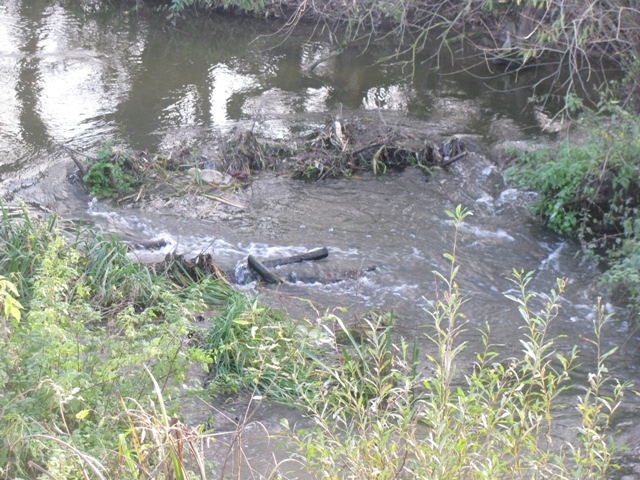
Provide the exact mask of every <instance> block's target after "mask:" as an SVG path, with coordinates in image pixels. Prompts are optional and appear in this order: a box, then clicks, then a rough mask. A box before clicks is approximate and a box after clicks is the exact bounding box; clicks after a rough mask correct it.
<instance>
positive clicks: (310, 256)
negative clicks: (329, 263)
mask: <svg viewBox="0 0 640 480" xmlns="http://www.w3.org/2000/svg"><path fill="white" fill-rule="evenodd" d="M328 256H329V250H327V248H326V247H322V248H316V249H315V250H309V251H308V252H306V253H301V254H299V255H291V256H289V257H282V258H272V259H270V260H264V261H263V262H262V265H263V266H265V267H266V268H273V267H279V266H280V265H289V264H291V263H299V262H306V261H309V260H322V259H323V258H327V257H328Z"/></svg>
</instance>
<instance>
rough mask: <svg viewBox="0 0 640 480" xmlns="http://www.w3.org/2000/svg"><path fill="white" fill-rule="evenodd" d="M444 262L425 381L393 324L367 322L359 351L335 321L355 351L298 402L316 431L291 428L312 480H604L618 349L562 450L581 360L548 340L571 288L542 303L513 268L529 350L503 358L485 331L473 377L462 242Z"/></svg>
mask: <svg viewBox="0 0 640 480" xmlns="http://www.w3.org/2000/svg"><path fill="white" fill-rule="evenodd" d="M467 214H468V213H467V212H465V211H463V210H462V209H460V208H458V209H457V210H456V211H455V212H450V215H451V216H452V218H453V219H454V222H455V223H456V228H457V226H458V225H459V224H460V222H461V221H462V220H463V219H464V217H465V216H466V215H467ZM447 258H448V259H449V261H450V265H451V268H450V271H449V273H448V275H442V274H440V273H436V276H437V277H438V278H439V280H440V281H442V282H444V285H445V288H444V289H443V291H442V292H441V294H440V295H438V297H437V298H436V300H435V302H434V303H433V305H434V307H433V309H432V310H430V311H429V312H428V313H429V315H430V317H431V318H432V320H433V323H432V325H431V326H432V334H431V335H430V336H429V338H430V339H431V340H432V342H433V346H434V350H435V352H437V353H434V354H432V355H427V360H428V362H429V364H430V365H429V366H430V368H429V369H428V371H430V372H432V373H431V374H430V375H429V376H428V377H426V378H421V377H420V376H419V375H418V374H417V373H416V368H415V366H416V361H417V358H418V357H417V351H416V347H415V346H414V347H411V346H410V345H408V344H407V343H406V342H404V341H401V342H400V343H399V345H397V346H395V345H393V344H392V343H391V342H390V335H391V332H390V328H389V327H386V326H383V325H381V324H380V323H378V322H375V321H374V322H370V323H369V327H370V328H369V329H368V331H367V332H366V336H365V338H366V341H365V342H364V343H362V344H361V343H360V342H358V341H356V340H355V338H353V336H352V335H351V334H350V333H349V330H348V329H347V328H346V327H345V326H344V324H343V323H342V322H341V320H339V319H337V318H336V319H335V321H336V322H337V323H338V325H339V327H340V329H341V330H342V331H344V332H345V334H346V335H347V336H348V338H349V339H350V342H348V346H349V348H348V349H343V350H342V352H343V353H342V357H341V359H340V360H339V361H338V362H337V363H336V364H335V365H330V364H328V363H327V362H326V361H323V360H320V359H315V361H314V367H313V368H314V369H315V370H316V371H317V372H318V375H319V377H320V379H321V387H320V388H318V389H316V390H314V391H313V392H312V394H301V395H300V396H299V397H298V398H300V399H301V400H302V403H303V404H304V406H305V407H306V408H307V409H308V410H309V411H310V414H311V416H312V419H313V426H312V427H310V428H306V429H298V430H296V429H295V427H290V426H289V425H287V424H286V422H285V425H286V426H287V427H290V430H289V432H290V435H291V437H292V438H293V440H294V443H295V444H296V446H297V447H298V448H299V452H300V453H299V456H300V458H301V460H302V461H303V462H304V463H305V465H306V468H307V471H308V472H309V473H310V474H311V476H312V477H314V478H331V479H339V478H352V479H363V480H364V479H370V478H378V479H392V478H432V479H476V478H477V479H480V478H581V479H588V478H589V479H590V478H601V479H604V478H607V474H608V473H609V472H610V471H611V469H612V468H613V467H614V466H613V465H612V463H611V462H612V454H613V452H614V447H613V444H612V443H611V438H610V433H609V432H608V427H609V422H610V420H611V416H612V414H613V413H614V412H615V410H616V409H617V407H618V405H619V403H620V399H621V396H622V393H623V391H624V388H625V387H626V386H625V385H621V384H619V383H618V382H617V381H615V380H612V379H611V378H610V377H609V375H608V373H607V369H606V367H605V365H604V361H605V360H606V358H607V357H608V356H609V355H611V354H612V353H613V352H614V351H615V349H614V350H612V351H609V352H605V353H600V354H599V359H598V364H597V366H596V372H595V373H594V374H592V375H590V376H589V381H588V385H587V386H586V387H585V394H584V395H583V396H582V397H579V398H578V400H577V402H576V405H575V407H576V409H577V411H578V412H579V417H580V418H581V420H582V423H581V424H580V425H579V426H577V428H576V435H575V437H574V438H570V440H569V442H568V443H566V444H560V443H555V442H556V440H555V433H557V432H556V428H557V426H556V415H557V413H558V412H559V411H560V410H561V409H563V406H564V405H562V403H561V402H562V401H564V400H566V399H567V395H566V394H565V395H564V397H563V398H562V399H561V398H560V394H561V393H562V392H564V391H565V390H567V389H568V388H569V386H570V385H569V383H568V380H569V373H570V372H571V370H572V369H573V367H574V365H575V364H576V361H577V349H576V348H575V347H574V348H573V349H572V350H570V351H569V352H568V353H567V352H565V353H564V354H563V353H561V352H560V351H558V350H557V348H558V346H557V340H558V338H553V337H550V336H549V332H548V328H549V326H550V325H551V323H552V322H553V321H554V319H555V318H556V316H557V313H558V309H559V300H560V295H561V293H562V291H563V288H564V285H565V282H564V281H562V280H558V284H557V286H556V288H555V289H553V290H551V292H550V293H549V294H548V295H546V296H545V295H536V294H532V293H529V292H528V291H527V284H528V283H529V281H530V280H531V278H532V275H531V274H524V273H522V272H518V271H514V274H513V281H514V283H515V284H516V285H517V287H518V289H519V291H520V294H519V295H518V296H513V297H510V298H511V299H512V300H513V301H514V302H516V303H517V304H518V308H519V313H520V315H521V320H523V332H524V335H523V338H522V339H521V340H520V342H521V344H522V346H523V353H522V355H521V356H520V357H519V358H510V359H508V360H507V361H505V360H503V361H500V359H499V357H498V353H496V352H495V351H494V347H493V346H492V345H491V344H490V336H489V334H490V331H489V329H488V326H487V329H486V330H485V331H484V332H483V340H484V345H485V350H484V351H483V352H480V353H478V354H477V362H476V364H475V368H474V369H473V371H470V369H468V368H465V369H462V368H461V367H460V366H459V365H458V362H457V357H458V355H459V354H460V353H461V352H462V350H463V349H465V348H466V346H465V344H464V343H458V336H459V334H460V333H461V332H462V331H463V330H464V328H465V325H466V324H467V322H468V320H467V319H466V317H465V316H464V314H463V309H464V308H463V306H464V303H465V299H464V298H463V296H462V295H461V293H460V292H459V290H458V286H457V283H456V277H457V275H458V265H457V264H456V257H455V244H454V250H453V252H452V253H451V254H447ZM539 300H542V305H541V308H540V310H539V311H538V310H536V308H537V307H536V306H534V304H536V303H537V302H538V301H539ZM598 312H599V316H598V319H597V320H596V321H595V322H594V338H593V339H590V341H593V342H594V343H595V344H597V345H598V348H599V338H600V336H601V329H602V325H603V324H604V323H605V322H606V320H607V318H606V317H605V316H604V313H603V308H602V307H601V306H600V305H599V306H598ZM599 352H600V350H599ZM562 428H564V427H562Z"/></svg>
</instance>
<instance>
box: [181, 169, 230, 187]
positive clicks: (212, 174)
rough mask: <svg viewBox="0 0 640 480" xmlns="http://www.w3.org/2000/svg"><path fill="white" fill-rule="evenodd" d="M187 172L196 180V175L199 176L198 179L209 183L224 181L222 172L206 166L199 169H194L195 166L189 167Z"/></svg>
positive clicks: (214, 183)
mask: <svg viewBox="0 0 640 480" xmlns="http://www.w3.org/2000/svg"><path fill="white" fill-rule="evenodd" d="M187 173H188V174H189V175H191V176H192V177H193V178H194V179H196V180H197V179H198V177H200V180H202V181H203V182H206V183H209V184H211V185H220V184H221V183H222V182H223V181H224V174H223V173H221V172H219V171H218V170H212V169H208V168H201V169H199V170H196V169H195V168H190V169H189V170H188V171H187Z"/></svg>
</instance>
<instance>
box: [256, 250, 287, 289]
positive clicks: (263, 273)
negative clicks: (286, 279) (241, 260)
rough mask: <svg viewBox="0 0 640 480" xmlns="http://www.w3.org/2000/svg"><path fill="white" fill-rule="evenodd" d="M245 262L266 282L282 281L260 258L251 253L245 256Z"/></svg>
mask: <svg viewBox="0 0 640 480" xmlns="http://www.w3.org/2000/svg"><path fill="white" fill-rule="evenodd" d="M247 264H248V265H249V268H251V269H252V270H253V271H254V272H256V273H257V274H258V275H260V277H262V279H263V280H264V281H265V282H267V283H283V280H282V279H281V278H280V277H278V276H277V275H275V274H273V273H271V272H270V271H269V269H268V268H267V267H265V266H264V265H263V264H262V263H261V262H260V260H258V259H257V258H256V257H254V256H253V255H249V257H248V258H247Z"/></svg>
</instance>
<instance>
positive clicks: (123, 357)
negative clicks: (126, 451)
mask: <svg viewBox="0 0 640 480" xmlns="http://www.w3.org/2000/svg"><path fill="white" fill-rule="evenodd" d="M2 218H3V220H2V222H0V229H1V230H2V232H4V233H6V236H4V237H3V242H4V245H5V248H4V249H3V255H2V259H1V262H0V273H2V274H3V275H4V276H3V278H2V279H0V288H3V289H4V290H2V295H3V296H2V297H1V300H2V303H3V308H2V312H3V313H2V314H0V315H2V319H3V322H2V324H3V327H4V328H3V332H2V335H0V478H25V477H29V478H32V477H33V476H34V475H40V474H49V475H53V476H54V477H56V478H69V479H72V478H85V477H86V476H88V475H90V474H89V473H88V472H92V475H95V477H96V478H128V477H126V476H121V475H119V474H115V473H114V472H117V471H118V467H117V465H118V462H119V457H118V454H117V453H116V452H117V442H118V434H119V433H122V432H123V431H124V430H126V428H127V425H126V424H122V423H119V422H117V421H115V422H114V419H115V418H117V416H118V412H119V407H120V404H119V402H118V401H117V392H119V394H120V395H121V396H122V397H124V398H128V399H132V400H131V401H137V402H138V403H140V402H142V401H143V400H144V399H145V398H146V397H147V396H148V395H154V392H155V395H156V397H157V389H158V386H157V384H156V382H155V379H158V382H159V384H160V385H161V391H162V394H163V396H164V398H165V400H166V399H171V398H172V395H173V393H174V392H175V391H176V387H175V386H174V385H180V384H182V383H183V381H184V379H185V375H186V371H187V368H188V367H189V366H191V365H196V364H199V365H204V364H206V363H207V362H208V361H209V360H208V358H207V357H206V356H205V355H204V353H203V352H202V351H201V350H199V349H197V348H195V347H194V346H192V345H190V343H189V341H188V336H187V335H188V332H189V330H190V326H191V325H190V318H191V317H192V316H193V315H194V314H195V313H196V312H198V311H201V310H203V309H204V308H205V307H206V306H207V304H206V303H205V298H209V299H212V298H213V299H216V300H219V299H220V298H221V297H223V296H224V295H226V294H227V293H228V292H229V287H228V286H227V285H224V284H216V283H214V282H210V281H202V282H194V283H193V284H191V285H187V286H182V285H176V284H174V283H173V282H172V280H171V278H170V277H169V276H167V275H165V274H164V273H162V272H161V273H160V274H158V273H156V272H155V271H154V270H153V269H152V268H149V267H147V266H144V265H139V264H135V263H134V262H133V261H131V260H130V259H128V257H127V256H126V252H125V249H124V247H123V246H122V245H121V244H118V243H117V241H115V240H113V239H105V238H103V237H102V236H100V235H98V234H95V233H93V232H91V231H90V230H86V231H82V232H81V233H80V234H79V237H78V238H75V239H73V240H69V239H68V238H66V237H65V236H64V235H63V233H62V231H61V230H60V229H59V227H58V226H57V221H56V220H55V219H50V220H45V221H40V220H37V219H35V218H33V217H31V216H29V215H28V214H26V213H24V214H23V216H21V217H18V218H10V217H9V216H8V215H6V214H5V215H3V217H2ZM7 277H9V278H14V279H15V280H16V287H15V288H13V287H12V286H11V283H9V282H8V281H6V278H7ZM18 292H20V294H21V295H22V298H23V303H24V307H25V309H24V313H23V314H22V315H19V314H20V310H19V304H18V303H17V300H15V298H16V297H17V293H18ZM20 317H21V318H20ZM18 319H20V322H18ZM7 320H12V322H11V323H10V324H9V323H8V322H7ZM143 364H145V365H147V366H148V368H149V370H150V371H151V372H152V374H153V380H152V379H151V377H149V376H146V375H140V368H141V365H143ZM169 408H171V409H175V408H176V407H175V406H174V405H171V403H170V404H168V405H167V409H169ZM83 475H85V477H82V476H83ZM112 475H113V476H112Z"/></svg>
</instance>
